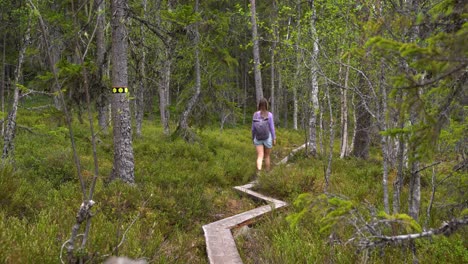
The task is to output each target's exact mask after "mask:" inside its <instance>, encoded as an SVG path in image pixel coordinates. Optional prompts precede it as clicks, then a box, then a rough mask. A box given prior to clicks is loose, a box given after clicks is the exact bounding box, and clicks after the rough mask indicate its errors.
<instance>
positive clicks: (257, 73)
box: [250, 0, 263, 104]
mask: <svg viewBox="0 0 468 264" xmlns="http://www.w3.org/2000/svg"><path fill="white" fill-rule="evenodd" d="M250 13H251V14H250V15H251V22H252V42H253V57H254V77H255V95H256V99H257V104H258V102H259V101H260V99H262V98H263V87H262V72H261V69H260V67H261V61H260V47H259V46H260V44H259V41H258V33H257V18H256V16H257V12H256V7H255V0H250Z"/></svg>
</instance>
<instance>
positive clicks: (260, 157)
mask: <svg viewBox="0 0 468 264" xmlns="http://www.w3.org/2000/svg"><path fill="white" fill-rule="evenodd" d="M255 148H256V149H257V170H259V171H260V170H262V162H263V155H264V152H263V145H260V146H255Z"/></svg>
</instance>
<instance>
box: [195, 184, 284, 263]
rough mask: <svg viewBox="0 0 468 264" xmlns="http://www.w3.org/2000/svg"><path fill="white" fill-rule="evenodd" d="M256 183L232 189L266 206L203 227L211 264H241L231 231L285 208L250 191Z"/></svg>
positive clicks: (278, 201) (282, 203)
mask: <svg viewBox="0 0 468 264" xmlns="http://www.w3.org/2000/svg"><path fill="white" fill-rule="evenodd" d="M255 184H256V182H251V183H249V184H246V185H242V186H236V187H234V189H236V190H239V191H241V192H244V193H247V194H249V195H251V196H253V197H255V198H258V199H261V200H264V201H266V202H267V203H268V205H264V206H261V207H258V208H255V209H252V210H250V211H247V212H243V213H240V214H237V215H234V216H231V217H228V218H224V219H222V220H219V221H216V222H213V223H210V224H207V225H204V226H203V231H204V233H205V241H206V251H207V253H208V260H209V262H210V263H211V264H241V263H243V262H242V259H241V257H240V255H239V252H238V251H237V246H236V242H235V241H234V237H233V236H232V233H231V229H232V228H235V227H238V226H242V225H243V224H244V223H246V222H248V221H249V220H251V219H253V218H256V217H258V216H260V215H263V214H265V213H268V212H270V211H272V210H273V209H278V208H281V207H284V206H287V203H285V202H283V201H280V200H276V199H273V198H271V197H267V196H265V195H262V194H260V193H257V192H254V191H252V190H250V189H251V188H252V187H254V186H255Z"/></svg>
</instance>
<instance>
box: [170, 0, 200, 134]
mask: <svg viewBox="0 0 468 264" xmlns="http://www.w3.org/2000/svg"><path fill="white" fill-rule="evenodd" d="M198 7H199V2H198V0H195V12H198ZM193 34H194V43H193V44H194V46H195V93H194V94H193V96H192V98H190V101H189V102H188V104H187V108H186V109H185V111H184V112H183V113H182V115H181V117H180V121H179V125H178V127H177V131H176V134H178V135H180V136H182V137H183V138H184V139H185V140H186V141H189V142H191V141H193V140H194V139H195V136H194V135H193V134H192V132H191V131H190V129H189V127H188V118H189V116H190V115H191V114H192V111H193V108H194V107H195V104H196V103H197V101H198V97H199V96H200V91H201V73H200V48H199V42H200V36H199V32H198V22H196V23H195V25H194V29H193Z"/></svg>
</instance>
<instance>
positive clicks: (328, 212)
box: [287, 194, 353, 233]
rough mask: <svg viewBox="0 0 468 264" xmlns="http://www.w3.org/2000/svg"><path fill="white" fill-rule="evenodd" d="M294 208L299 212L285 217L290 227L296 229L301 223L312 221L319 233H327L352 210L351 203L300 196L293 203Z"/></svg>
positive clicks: (322, 196) (334, 199) (324, 197)
mask: <svg viewBox="0 0 468 264" xmlns="http://www.w3.org/2000/svg"><path fill="white" fill-rule="evenodd" d="M294 207H295V208H296V209H298V210H300V211H299V212H298V213H293V214H291V215H289V216H288V217H287V220H288V222H289V223H290V224H291V227H293V228H296V227H297V226H298V224H299V223H300V222H301V221H312V222H313V223H315V224H316V225H317V226H318V227H319V228H320V233H328V232H329V231H330V230H331V229H333V228H334V227H335V226H336V225H337V224H338V223H339V222H342V217H343V216H345V215H346V214H348V213H349V212H350V210H352V209H353V203H352V202H351V201H346V200H343V199H340V198H337V197H332V198H327V196H326V195H319V196H317V197H314V196H312V195H311V194H301V195H299V196H298V198H297V199H296V200H295V201H294ZM310 218H312V219H315V220H312V219H310Z"/></svg>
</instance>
